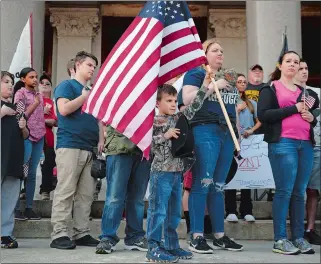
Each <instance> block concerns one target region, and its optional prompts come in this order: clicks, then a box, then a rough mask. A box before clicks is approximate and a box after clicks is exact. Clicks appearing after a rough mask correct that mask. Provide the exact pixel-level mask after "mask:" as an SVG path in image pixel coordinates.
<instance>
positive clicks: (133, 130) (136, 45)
mask: <svg viewBox="0 0 321 264" xmlns="http://www.w3.org/2000/svg"><path fill="white" fill-rule="evenodd" d="M206 62H207V60H206V57H205V53H204V51H203V49H202V45H201V42H200V38H199V36H198V33H197V30H196V27H195V24H194V21H193V19H192V17H191V14H190V11H189V8H188V5H187V4H186V2H184V1H153V2H147V3H146V4H145V6H144V8H143V10H142V11H141V12H140V14H139V15H138V16H137V17H136V18H135V19H134V21H133V22H132V24H131V25H130V26H129V27H128V29H127V30H126V31H125V33H124V34H123V35H122V37H121V38H120V40H119V41H118V42H117V44H116V45H115V47H114V48H113V50H112V51H111V52H110V54H109V56H108V57H107V59H106V60H105V62H104V64H103V65H102V67H101V69H100V72H99V74H98V77H97V79H96V81H95V84H94V87H93V89H92V92H91V93H90V95H89V97H88V100H87V102H86V103H85V104H84V106H83V111H84V112H86V113H88V114H92V115H93V116H94V117H96V118H97V119H99V120H101V121H102V122H103V123H105V124H110V125H111V126H112V127H114V128H115V129H116V130H117V131H119V132H120V133H122V134H124V135H125V136H126V137H127V138H129V139H130V140H131V141H132V142H134V143H135V144H136V145H137V146H138V147H139V148H140V149H141V150H142V151H143V154H144V157H146V158H148V157H149V152H150V146H151V141H152V131H153V119H154V112H155V106H156V94H157V87H158V86H159V85H161V84H164V83H165V82H166V81H168V80H170V79H172V78H173V77H176V76H177V75H179V74H181V73H184V72H186V71H188V70H190V69H192V68H194V67H197V66H200V65H202V64H204V63H206Z"/></svg>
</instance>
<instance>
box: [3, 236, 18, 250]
mask: <svg viewBox="0 0 321 264" xmlns="http://www.w3.org/2000/svg"><path fill="white" fill-rule="evenodd" d="M1 248H18V242H17V240H16V239H15V238H14V237H11V236H3V237H1Z"/></svg>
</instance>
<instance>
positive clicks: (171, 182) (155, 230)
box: [147, 172, 182, 250]
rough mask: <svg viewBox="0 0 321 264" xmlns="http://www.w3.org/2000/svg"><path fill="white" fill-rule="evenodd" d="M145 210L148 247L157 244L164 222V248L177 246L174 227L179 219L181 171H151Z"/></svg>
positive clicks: (160, 238) (180, 212)
mask: <svg viewBox="0 0 321 264" xmlns="http://www.w3.org/2000/svg"><path fill="white" fill-rule="evenodd" d="M149 192H150V195H149V203H148V212H147V239H148V244H149V248H150V249H152V248H154V247H156V246H157V245H159V244H160V243H161V240H162V230H163V224H164V238H165V249H167V250H172V249H177V248H179V247H180V246H179V241H178V235H177V232H176V228H177V227H178V225H179V222H180V221H181V214H182V209H181V204H182V173H181V172H151V176H150V181H149Z"/></svg>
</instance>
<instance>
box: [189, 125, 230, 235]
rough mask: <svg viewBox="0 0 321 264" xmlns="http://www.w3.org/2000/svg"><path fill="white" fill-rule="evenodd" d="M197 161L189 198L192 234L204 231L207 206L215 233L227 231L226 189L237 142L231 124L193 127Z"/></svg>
mask: <svg viewBox="0 0 321 264" xmlns="http://www.w3.org/2000/svg"><path fill="white" fill-rule="evenodd" d="M193 134H194V141H195V143H194V144H195V154H196V162H195V164H194V167H193V183H192V188H191V192H190V196H189V200H188V208H189V215H190V222H191V232H192V233H203V232H204V212H205V207H206V205H207V209H208V212H209V215H210V218H211V222H212V227H213V232H214V233H221V232H224V190H223V187H224V185H225V180H226V177H227V174H228V172H229V169H230V166H231V163H232V159H233V150H234V144H233V140H232V137H231V135H230V132H229V130H228V127H227V126H226V127H225V126H220V125H219V124H205V125H198V126H195V127H194V128H193Z"/></svg>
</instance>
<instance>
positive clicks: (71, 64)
mask: <svg viewBox="0 0 321 264" xmlns="http://www.w3.org/2000/svg"><path fill="white" fill-rule="evenodd" d="M70 69H74V70H75V71H76V69H75V59H71V60H69V61H68V63H67V73H68V75H69V77H71V72H70Z"/></svg>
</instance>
